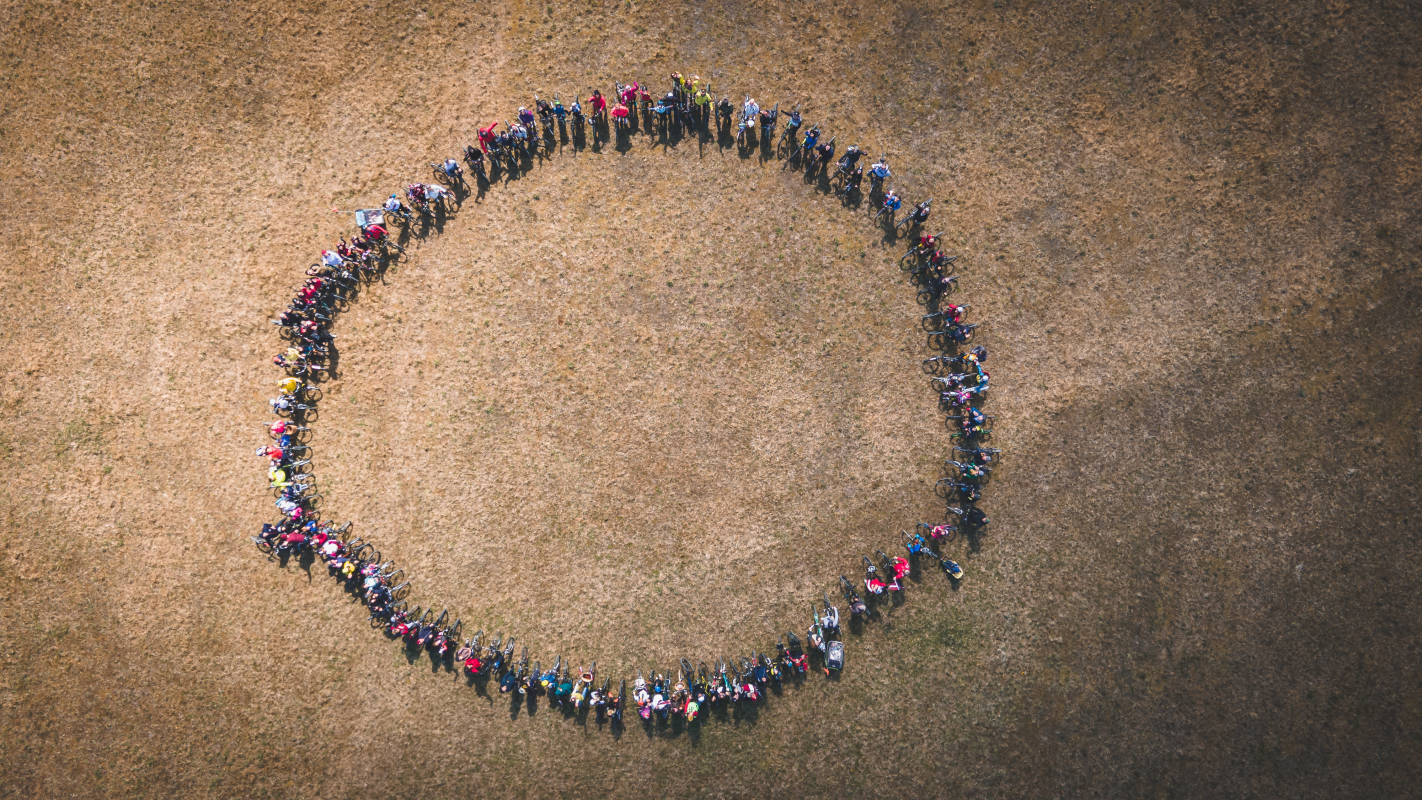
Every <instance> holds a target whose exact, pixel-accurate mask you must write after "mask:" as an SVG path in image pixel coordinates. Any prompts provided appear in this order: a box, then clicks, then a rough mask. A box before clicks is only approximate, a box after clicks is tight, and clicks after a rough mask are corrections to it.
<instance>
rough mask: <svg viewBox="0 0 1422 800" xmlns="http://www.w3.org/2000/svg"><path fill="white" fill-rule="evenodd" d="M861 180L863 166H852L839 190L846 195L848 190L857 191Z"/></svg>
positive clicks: (862, 178) (862, 179)
mask: <svg viewBox="0 0 1422 800" xmlns="http://www.w3.org/2000/svg"><path fill="white" fill-rule="evenodd" d="M863 182H864V168H863V167H855V168H854V171H853V172H851V173H849V177H848V178H845V179H844V186H843V187H842V189H841V190H842V191H843V193H844V194H845V195H846V196H847V195H848V194H849V193H850V192H857V191H859V184H861V183H863Z"/></svg>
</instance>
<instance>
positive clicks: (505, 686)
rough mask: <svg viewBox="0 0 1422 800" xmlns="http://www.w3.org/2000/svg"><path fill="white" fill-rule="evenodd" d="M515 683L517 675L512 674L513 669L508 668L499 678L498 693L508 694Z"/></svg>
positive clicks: (516, 682) (516, 683)
mask: <svg viewBox="0 0 1422 800" xmlns="http://www.w3.org/2000/svg"><path fill="white" fill-rule="evenodd" d="M517 685H518V676H517V675H515V674H514V671H513V670H509V671H508V672H505V673H504V675H503V677H501V678H499V694H508V693H509V692H512V691H513V690H514V687H515V686H517Z"/></svg>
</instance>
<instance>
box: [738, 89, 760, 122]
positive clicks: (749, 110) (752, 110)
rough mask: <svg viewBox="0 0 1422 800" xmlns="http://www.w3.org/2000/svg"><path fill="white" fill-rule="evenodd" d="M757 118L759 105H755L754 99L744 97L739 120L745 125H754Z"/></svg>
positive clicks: (747, 96) (748, 96)
mask: <svg viewBox="0 0 1422 800" xmlns="http://www.w3.org/2000/svg"><path fill="white" fill-rule="evenodd" d="M758 116H760V104H759V103H756V101H755V98H754V97H751V96H750V95H746V102H745V105H743V106H741V119H743V120H745V121H746V123H747V124H750V125H754V124H755V120H756V117H758Z"/></svg>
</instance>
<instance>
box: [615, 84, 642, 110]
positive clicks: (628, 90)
mask: <svg viewBox="0 0 1422 800" xmlns="http://www.w3.org/2000/svg"><path fill="white" fill-rule="evenodd" d="M638 88H640V87H638V86H637V82H636V81H632V83H631V85H629V86H623V87H622V91H621V92H620V93H619V94H618V97H619V99H621V100H622V105H624V106H631V105H635V104H636V103H637V89H638Z"/></svg>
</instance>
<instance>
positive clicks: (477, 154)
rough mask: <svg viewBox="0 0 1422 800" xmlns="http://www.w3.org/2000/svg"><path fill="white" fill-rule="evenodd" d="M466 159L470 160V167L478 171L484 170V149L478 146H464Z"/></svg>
mask: <svg viewBox="0 0 1422 800" xmlns="http://www.w3.org/2000/svg"><path fill="white" fill-rule="evenodd" d="M464 160H465V161H468V162H469V168H470V169H472V170H474V171H475V172H477V173H483V171H484V151H483V150H480V149H479V148H477V147H466V148H464Z"/></svg>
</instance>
